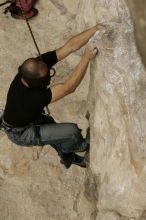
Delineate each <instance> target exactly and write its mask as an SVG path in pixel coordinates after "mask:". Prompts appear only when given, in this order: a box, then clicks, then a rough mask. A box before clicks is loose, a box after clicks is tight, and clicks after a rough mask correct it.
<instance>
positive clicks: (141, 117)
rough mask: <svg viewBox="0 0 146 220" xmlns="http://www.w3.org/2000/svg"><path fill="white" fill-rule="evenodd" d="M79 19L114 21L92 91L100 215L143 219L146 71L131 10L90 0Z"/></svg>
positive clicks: (93, 77)
mask: <svg viewBox="0 0 146 220" xmlns="http://www.w3.org/2000/svg"><path fill="white" fill-rule="evenodd" d="M89 8H90V10H89ZM87 13H88V17H87ZM78 19H79V20H80V19H83V20H84V21H85V22H86V23H87V24H88V25H89V26H90V25H92V24H93V23H94V22H95V20H96V21H103V22H107V21H108V23H109V26H108V28H107V32H106V33H105V34H104V37H103V38H102V40H101V41H100V45H99V47H100V55H99V56H98V57H97V59H96V61H95V62H93V63H92V65H91V70H90V75H91V80H90V89H89V96H88V107H89V110H88V111H89V113H90V130H91V149H90V169H89V170H88V171H87V172H91V174H90V176H89V177H88V182H89V184H90V182H91V184H92V183H93V182H92V181H93V180H94V185H96V187H95V188H97V191H95V192H96V196H95V195H94V196H93V198H92V200H93V203H95V201H96V207H97V210H98V215H97V220H102V219H136V220H139V219H141V216H142V215H144V214H143V212H144V210H145V208H146V192H145V184H146V182H145V181H146V172H145V165H146V159H145V152H146V151H145V140H146V120H145V114H146V112H145V109H146V99H145V98H146V97H145V76H146V72H145V69H144V67H143V65H142V62H141V58H140V56H139V54H138V51H137V48H136V44H135V39H134V29H133V25H132V21H131V17H130V13H129V10H128V8H127V5H126V3H125V1H123V0H122V1H121V0H113V1H108V0H93V1H88V0H87V1H84V4H83V5H82V7H81V8H80V15H79V18H78ZM98 44H99V43H98ZM91 176H92V178H93V179H92V178H91ZM86 190H87V189H86ZM88 190H89V191H90V190H91V189H90V187H89V189H88ZM94 190H95V189H94ZM95 198H96V199H95ZM103 211H105V215H104V214H103ZM111 212H114V213H111ZM100 213H102V215H100ZM143 218H144V217H143Z"/></svg>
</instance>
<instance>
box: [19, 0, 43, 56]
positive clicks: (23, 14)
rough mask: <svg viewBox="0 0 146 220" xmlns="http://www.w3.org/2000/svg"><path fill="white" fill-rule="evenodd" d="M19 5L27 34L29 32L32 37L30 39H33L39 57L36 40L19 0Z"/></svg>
mask: <svg viewBox="0 0 146 220" xmlns="http://www.w3.org/2000/svg"><path fill="white" fill-rule="evenodd" d="M19 4H20V9H21V12H22V16H23V17H24V20H25V22H26V24H27V27H28V29H29V32H30V34H31V37H32V39H33V42H34V45H35V47H36V50H37V52H38V55H39V56H40V57H41V53H40V50H39V47H38V45H37V42H36V39H35V37H34V34H33V32H32V29H31V27H30V24H29V21H28V18H27V17H26V15H25V12H24V10H23V6H22V3H21V1H20V0H19Z"/></svg>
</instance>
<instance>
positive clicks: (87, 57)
mask: <svg viewBox="0 0 146 220" xmlns="http://www.w3.org/2000/svg"><path fill="white" fill-rule="evenodd" d="M82 59H83V60H84V62H87V63H89V62H90V57H89V56H87V55H86V54H84V55H83V57H82Z"/></svg>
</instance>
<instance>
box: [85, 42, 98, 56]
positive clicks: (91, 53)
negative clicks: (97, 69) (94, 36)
mask: <svg viewBox="0 0 146 220" xmlns="http://www.w3.org/2000/svg"><path fill="white" fill-rule="evenodd" d="M98 52H99V51H98V49H97V47H95V48H94V49H93V50H92V48H90V46H89V45H87V46H86V48H85V52H84V56H85V57H86V58H87V59H89V60H92V59H94V58H95V57H96V55H97V54H98Z"/></svg>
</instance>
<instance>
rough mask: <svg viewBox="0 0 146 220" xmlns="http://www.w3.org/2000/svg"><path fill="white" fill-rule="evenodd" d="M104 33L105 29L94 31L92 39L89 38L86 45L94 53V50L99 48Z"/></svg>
mask: <svg viewBox="0 0 146 220" xmlns="http://www.w3.org/2000/svg"><path fill="white" fill-rule="evenodd" d="M105 32H106V28H103V29H100V30H98V31H96V33H95V34H94V36H93V37H91V38H90V40H89V42H88V45H89V46H90V48H91V49H92V50H93V53H94V52H95V48H98V49H99V48H100V40H101V39H102V37H103V35H104V33H105Z"/></svg>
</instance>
